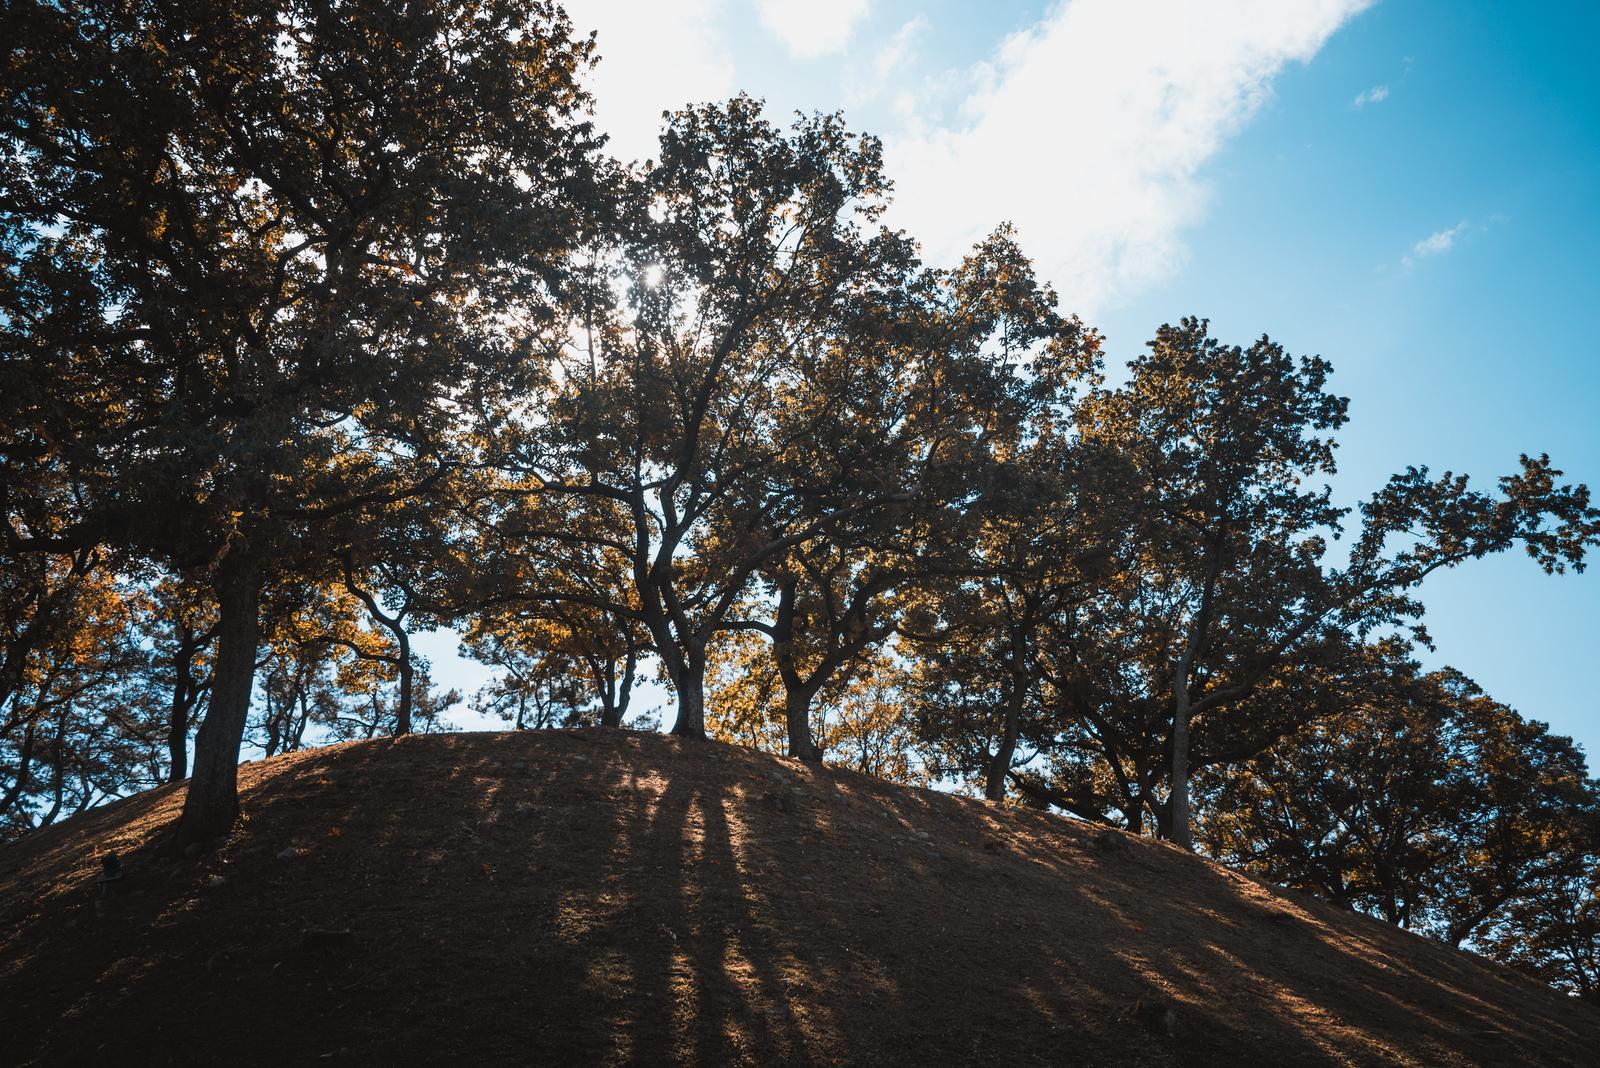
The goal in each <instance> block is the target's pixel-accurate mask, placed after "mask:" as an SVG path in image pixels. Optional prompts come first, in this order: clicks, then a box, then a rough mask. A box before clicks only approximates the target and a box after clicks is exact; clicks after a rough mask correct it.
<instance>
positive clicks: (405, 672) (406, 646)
mask: <svg viewBox="0 0 1600 1068" xmlns="http://www.w3.org/2000/svg"><path fill="white" fill-rule="evenodd" d="M393 630H394V640H395V642H396V643H398V644H399V646H400V700H399V702H398V706H399V707H398V708H396V710H395V715H394V736H395V737H396V738H398V737H400V736H401V735H403V734H410V733H411V679H412V676H413V674H414V672H415V669H414V668H413V667H412V666H411V635H409V634H407V633H406V628H405V627H404V626H401V625H399V624H396V625H395V627H394V628H393Z"/></svg>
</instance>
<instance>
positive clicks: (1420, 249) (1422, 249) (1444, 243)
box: [1400, 219, 1469, 267]
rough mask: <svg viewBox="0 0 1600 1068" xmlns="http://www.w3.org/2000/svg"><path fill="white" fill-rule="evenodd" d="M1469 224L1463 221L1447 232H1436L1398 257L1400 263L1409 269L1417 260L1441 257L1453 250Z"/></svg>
mask: <svg viewBox="0 0 1600 1068" xmlns="http://www.w3.org/2000/svg"><path fill="white" fill-rule="evenodd" d="M1468 226H1469V224H1468V223H1467V221H1466V220H1465V219H1463V220H1462V221H1461V222H1458V223H1456V224H1455V225H1454V226H1452V227H1450V229H1448V230H1437V231H1435V232H1433V233H1431V234H1429V235H1428V236H1427V237H1425V238H1423V239H1422V240H1421V241H1418V242H1417V243H1416V244H1415V245H1412V246H1411V251H1410V252H1408V253H1407V254H1406V255H1404V256H1402V257H1400V262H1401V264H1402V265H1404V266H1406V267H1410V266H1412V265H1413V264H1415V263H1416V261H1417V260H1422V259H1427V258H1428V257H1429V256H1442V255H1443V254H1445V253H1446V252H1449V251H1450V250H1451V249H1452V248H1455V245H1456V239H1457V238H1459V237H1460V236H1461V235H1462V234H1463V233H1465V232H1466V231H1467V229H1468Z"/></svg>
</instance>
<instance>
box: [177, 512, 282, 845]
mask: <svg viewBox="0 0 1600 1068" xmlns="http://www.w3.org/2000/svg"><path fill="white" fill-rule="evenodd" d="M216 594H217V611H218V621H217V662H216V667H215V669H214V671H213V675H212V686H211V704H210V707H209V708H208V709H207V710H206V717H205V720H204V721H203V722H202V723H201V724H200V730H199V731H198V732H197V733H196V734H195V739H194V772H193V774H192V775H191V776H190V779H189V793H188V796H187V797H186V798H185V799H184V803H183V815H182V816H180V817H179V818H178V826H177V829H176V830H175V832H174V834H173V837H172V840H171V841H170V842H169V845H168V848H169V849H175V850H178V851H181V850H182V849H184V848H185V847H186V846H188V845H190V844H191V843H196V842H201V843H203V842H208V841H211V840H212V839H215V838H219V837H221V836H222V835H224V834H226V833H228V831H229V829H230V828H232V827H233V821H234V820H235V819H236V818H237V817H238V815H239V783H238V772H239V744H240V743H241V742H242V741H243V740H244V728H245V722H246V719H247V718H248V716H249V714H250V691H251V689H252V687H253V686H254V683H255V671H256V647H257V645H258V644H259V641H260V630H261V621H260V608H261V563H260V561H259V560H257V559H256V557H255V555H254V553H253V551H252V550H251V548H250V547H249V546H247V545H246V544H244V543H243V542H242V541H240V542H235V543H234V544H233V545H232V546H230V547H229V548H228V550H227V553H226V555H225V556H224V557H223V558H222V562H221V564H220V565H219V566H218V573H217V579H216Z"/></svg>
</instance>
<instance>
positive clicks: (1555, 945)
mask: <svg viewBox="0 0 1600 1068" xmlns="http://www.w3.org/2000/svg"><path fill="white" fill-rule="evenodd" d="M1479 944H1480V945H1481V946H1482V947H1483V949H1484V950H1485V951H1486V952H1487V953H1488V954H1489V955H1490V956H1492V957H1494V958H1495V959H1496V960H1500V961H1504V962H1505V963H1507V964H1510V965H1512V966H1513V967H1516V968H1520V969H1521V970H1523V971H1525V972H1527V973H1529V974H1530V975H1534V976H1537V977H1538V978H1540V979H1543V980H1545V981H1546V982H1548V983H1550V984H1551V985H1553V986H1556V987H1559V988H1561V989H1564V990H1570V991H1571V992H1573V993H1574V994H1577V995H1578V996H1579V997H1581V998H1583V999H1584V1000H1585V1001H1588V1002H1591V1003H1597V1002H1600V848H1595V847H1594V845H1593V844H1591V846H1590V848H1589V850H1588V851H1587V853H1586V854H1585V855H1584V856H1583V857H1582V862H1581V863H1580V864H1577V865H1574V867H1573V868H1572V869H1571V870H1568V871H1564V872H1562V873H1560V875H1559V876H1558V877H1556V878H1555V879H1553V880H1551V882H1550V883H1549V884H1548V885H1546V886H1545V887H1543V888H1542V889H1541V890H1540V892H1538V893H1536V894H1529V895H1527V896H1526V897H1523V898H1521V899H1519V900H1518V901H1516V902H1515V903H1514V904H1512V905H1511V907H1510V908H1508V909H1507V910H1506V914H1505V916H1504V917H1503V918H1502V919H1501V920H1500V921H1499V922H1498V923H1496V924H1495V925H1494V926H1493V927H1492V928H1491V929H1490V930H1489V931H1488V932H1487V934H1486V935H1485V937H1483V939H1482V940H1481V942H1480V943H1479Z"/></svg>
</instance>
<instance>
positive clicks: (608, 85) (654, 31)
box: [565, 0, 738, 160]
mask: <svg viewBox="0 0 1600 1068" xmlns="http://www.w3.org/2000/svg"><path fill="white" fill-rule="evenodd" d="M565 6H566V9H567V14H568V15H570V16H571V18H572V22H573V25H574V26H575V27H576V28H577V30H578V32H579V33H588V32H589V31H590V30H596V31H598V33H599V37H598V45H599V47H598V51H599V53H600V57H601V59H600V64H599V66H598V67H596V68H595V71H594V73H593V74H592V75H591V76H590V77H589V79H588V87H589V90H590V92H592V93H593V94H594V96H595V121H596V123H597V124H598V125H599V127H600V129H601V130H603V131H605V132H606V133H608V134H610V135H611V143H610V145H609V146H608V148H609V150H610V152H611V154H612V155H614V156H617V157H619V158H621V159H625V160H631V159H644V158H647V157H653V156H654V155H655V152H656V144H657V138H658V136H659V135H660V132H661V113H662V111H664V110H673V109H676V108H680V107H682V106H683V105H685V104H689V103H702V102H704V101H707V100H721V99H726V98H727V97H729V96H731V95H733V93H734V92H736V91H737V88H738V87H737V86H736V85H735V83H734V77H733V62H732V59H731V58H730V57H731V50H730V47H729V44H728V41H727V39H726V37H725V35H724V33H723V30H722V25H721V16H722V15H723V7H724V4H723V0H648V2H640V0H567V3H566V4H565Z"/></svg>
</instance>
